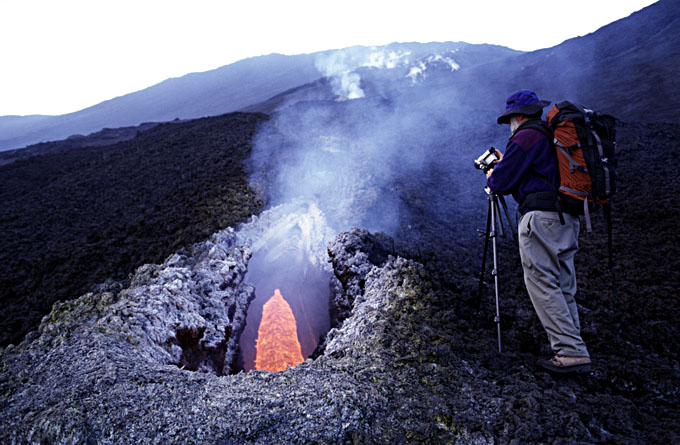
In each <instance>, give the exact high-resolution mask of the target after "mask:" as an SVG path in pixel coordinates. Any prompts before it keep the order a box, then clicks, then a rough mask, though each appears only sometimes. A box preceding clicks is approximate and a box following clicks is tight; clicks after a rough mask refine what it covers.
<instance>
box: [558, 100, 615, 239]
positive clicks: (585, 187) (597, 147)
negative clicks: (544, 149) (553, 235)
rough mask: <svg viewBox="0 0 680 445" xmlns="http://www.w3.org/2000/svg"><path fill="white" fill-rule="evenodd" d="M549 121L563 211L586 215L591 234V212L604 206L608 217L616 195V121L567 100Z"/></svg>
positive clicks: (560, 104) (561, 103) (559, 106)
mask: <svg viewBox="0 0 680 445" xmlns="http://www.w3.org/2000/svg"><path fill="white" fill-rule="evenodd" d="M546 120H547V121H548V124H549V125H550V128H552V130H553V134H554V142H555V149H556V150H557V160H558V164H559V170H560V188H559V192H560V201H561V205H562V208H563V210H565V211H569V212H570V213H574V214H579V215H585V217H586V226H587V229H588V231H591V230H592V226H591V223H590V212H591V211H593V210H595V209H597V208H598V207H599V206H603V207H604V209H605V212H606V214H607V216H608V214H609V205H608V203H609V200H610V199H611V198H612V196H614V194H615V193H616V164H617V161H616V152H615V148H616V130H615V124H616V119H615V118H614V117H612V116H609V115H606V114H600V113H597V112H594V111H592V110H589V109H587V108H585V107H581V106H578V105H575V104H573V103H571V102H567V101H564V102H560V103H558V104H556V105H553V107H552V108H551V109H550V111H549V112H548V114H547V115H546Z"/></svg>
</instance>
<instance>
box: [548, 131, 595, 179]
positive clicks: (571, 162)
mask: <svg viewBox="0 0 680 445" xmlns="http://www.w3.org/2000/svg"><path fill="white" fill-rule="evenodd" d="M554 144H555V147H557V149H558V150H559V151H560V152H562V154H563V155H564V157H565V158H567V161H569V170H570V171H571V172H572V173H574V171H576V170H578V171H580V172H583V173H587V172H588V167H584V166H582V165H580V164H579V163H578V162H576V161H575V160H574V158H572V157H571V155H570V154H569V153H568V151H567V150H569V149H570V148H572V147H580V146H581V144H576V145H570V146H569V147H566V146H564V145H562V143H561V142H560V141H558V140H557V139H555V141H554Z"/></svg>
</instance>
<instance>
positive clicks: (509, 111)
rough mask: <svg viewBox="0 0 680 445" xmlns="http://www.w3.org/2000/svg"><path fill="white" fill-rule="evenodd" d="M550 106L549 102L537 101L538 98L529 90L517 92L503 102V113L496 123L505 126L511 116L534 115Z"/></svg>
mask: <svg viewBox="0 0 680 445" xmlns="http://www.w3.org/2000/svg"><path fill="white" fill-rule="evenodd" d="M548 105H550V101H547V100H538V96H536V93H534V92H533V91H531V90H518V91H515V92H514V93H512V95H511V96H510V97H508V100H507V101H505V113H503V114H501V115H500V116H498V119H497V120H496V122H498V123H499V124H507V123H509V122H510V116H511V115H513V114H528V115H531V114H535V113H538V112H539V111H541V110H543V108H545V107H547V106H548Z"/></svg>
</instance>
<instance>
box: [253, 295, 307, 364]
mask: <svg viewBox="0 0 680 445" xmlns="http://www.w3.org/2000/svg"><path fill="white" fill-rule="evenodd" d="M255 349H256V350H257V352H256V355H255V369H265V370H267V371H270V372H279V371H283V370H285V369H286V367H287V366H295V365H297V364H298V363H302V362H303V361H304V359H303V358H302V351H301V349H300V342H299V341H298V336H297V324H296V323H295V316H294V315H293V311H292V310H291V309H290V306H289V305H288V303H287V302H286V300H284V299H283V295H281V291H279V289H276V290H275V291H274V295H272V297H271V298H270V299H269V300H267V302H266V303H265V304H264V306H262V321H261V322H260V327H259V328H258V330H257V340H256V341H255Z"/></svg>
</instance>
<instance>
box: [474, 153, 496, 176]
mask: <svg viewBox="0 0 680 445" xmlns="http://www.w3.org/2000/svg"><path fill="white" fill-rule="evenodd" d="M497 153H498V152H497V151H496V149H495V148H493V147H491V148H489V149H488V150H486V151H485V152H484V153H482V155H481V156H480V157H478V158H477V159H475V168H476V169H478V170H482V171H483V172H484V173H487V172H488V171H489V170H490V169H492V168H493V167H494V165H496V163H497V162H498V160H499V157H498V154H497Z"/></svg>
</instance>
